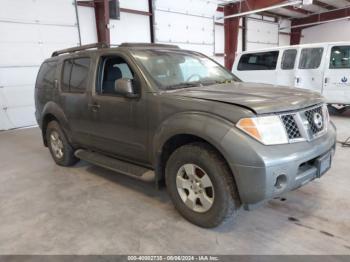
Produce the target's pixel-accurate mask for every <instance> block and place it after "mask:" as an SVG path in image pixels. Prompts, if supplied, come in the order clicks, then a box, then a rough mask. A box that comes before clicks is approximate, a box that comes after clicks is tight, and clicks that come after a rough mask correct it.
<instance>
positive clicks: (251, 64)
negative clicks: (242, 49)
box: [237, 51, 279, 71]
mask: <svg viewBox="0 0 350 262" xmlns="http://www.w3.org/2000/svg"><path fill="white" fill-rule="evenodd" d="M278 53H279V52H278V51H271V52H261V53H253V54H245V55H242V56H241V59H240V60H239V63H238V68H237V69H238V70H239V71H250V70H275V69H276V65H277V59H278Z"/></svg>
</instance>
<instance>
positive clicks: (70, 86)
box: [61, 58, 90, 93]
mask: <svg viewBox="0 0 350 262" xmlns="http://www.w3.org/2000/svg"><path fill="white" fill-rule="evenodd" d="M89 65H90V58H77V59H70V60H66V61H64V64H63V72H62V83H61V88H62V91H64V92H72V93H84V92H85V90H86V86H87V78H88V74H89Z"/></svg>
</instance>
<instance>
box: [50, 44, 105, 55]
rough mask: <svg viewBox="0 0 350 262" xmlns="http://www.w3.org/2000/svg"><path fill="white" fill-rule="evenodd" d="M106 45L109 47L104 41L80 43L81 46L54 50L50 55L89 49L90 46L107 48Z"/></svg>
mask: <svg viewBox="0 0 350 262" xmlns="http://www.w3.org/2000/svg"><path fill="white" fill-rule="evenodd" d="M107 47H109V45H107V44H106V43H103V42H101V43H95V44H89V45H81V46H77V47H71V48H66V49H62V50H58V51H55V52H53V53H52V55H51V57H54V56H58V55H62V54H66V53H74V52H78V51H83V50H87V49H91V48H97V49H98V48H107Z"/></svg>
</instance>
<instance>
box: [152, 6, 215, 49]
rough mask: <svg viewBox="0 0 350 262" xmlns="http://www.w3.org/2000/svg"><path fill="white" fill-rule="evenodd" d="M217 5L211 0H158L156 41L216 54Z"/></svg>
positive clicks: (155, 23) (155, 18) (155, 22)
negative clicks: (215, 18)
mask: <svg viewBox="0 0 350 262" xmlns="http://www.w3.org/2000/svg"><path fill="white" fill-rule="evenodd" d="M216 8H217V5H216V3H215V1H207V0H191V1H188V0H177V1H173V0H162V1H155V6H154V9H155V10H154V14H155V15H154V20H155V21H154V29H155V41H156V42H157V43H165V44H175V45H178V46H180V47H181V48H184V49H190V50H195V51H199V52H202V53H205V54H206V55H209V56H213V53H214V15H215V12H216Z"/></svg>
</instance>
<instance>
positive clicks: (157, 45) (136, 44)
mask: <svg viewBox="0 0 350 262" xmlns="http://www.w3.org/2000/svg"><path fill="white" fill-rule="evenodd" d="M119 47H140V48H142V47H158V48H161V47H163V48H172V49H180V47H179V46H177V45H168V44H155V43H121V44H120V45H119Z"/></svg>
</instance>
